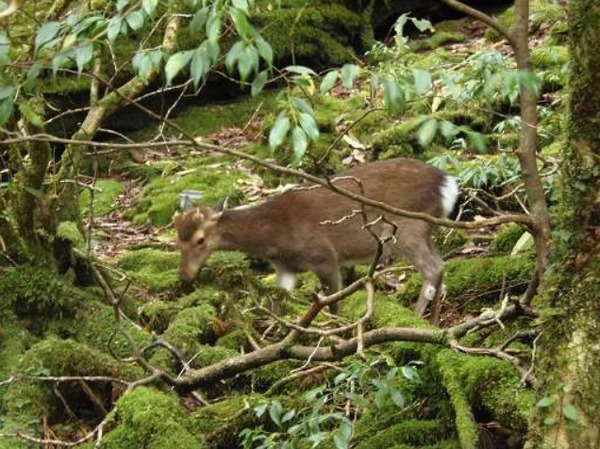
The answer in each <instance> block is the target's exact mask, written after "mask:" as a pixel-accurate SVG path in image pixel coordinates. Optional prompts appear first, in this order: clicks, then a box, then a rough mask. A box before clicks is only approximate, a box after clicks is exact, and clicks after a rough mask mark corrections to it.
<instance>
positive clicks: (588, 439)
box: [527, 0, 600, 449]
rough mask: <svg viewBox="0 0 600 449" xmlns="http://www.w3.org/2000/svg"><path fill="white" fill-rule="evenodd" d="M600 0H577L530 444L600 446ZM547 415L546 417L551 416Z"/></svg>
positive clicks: (576, 448)
mask: <svg viewBox="0 0 600 449" xmlns="http://www.w3.org/2000/svg"><path fill="white" fill-rule="evenodd" d="M598 23H600V2H598V1H596V0H571V2H570V8H569V33H570V48H571V52H572V55H571V58H572V75H571V86H570V89H571V92H570V94H571V95H570V101H569V112H570V117H569V121H568V130H567V136H568V144H567V145H566V146H565V150H564V153H563V163H562V173H561V177H562V186H561V191H562V198H561V202H560V206H559V211H558V214H557V217H556V228H557V232H555V236H556V238H555V243H554V249H553V256H552V261H551V266H550V268H551V269H550V270H549V272H548V274H547V281H546V283H547V286H546V289H545V292H544V294H543V295H542V296H541V298H540V299H539V301H538V304H537V305H538V306H539V309H540V310H542V311H544V314H543V316H542V319H543V324H542V330H543V337H542V340H541V347H540V354H541V358H540V360H539V362H538V366H537V367H536V368H537V372H538V373H539V377H540V378H541V380H542V383H541V387H540V390H539V391H538V394H539V397H540V398H547V400H546V403H545V404H544V405H548V403H551V404H550V406H548V407H546V406H544V407H538V408H537V409H536V414H535V417H534V421H533V423H532V426H531V433H530V436H529V440H528V445H527V447H528V448H544V449H545V448H567V449H568V448H573V449H580V448H597V447H600V421H599V420H598V417H599V416H600V377H599V376H598V373H599V372H600V332H598V329H600V302H599V301H598V291H599V289H600V257H599V252H600V196H599V194H598V192H600V164H599V163H598V162H599V160H600V134H599V133H598V121H599V120H600V91H599V90H598V86H600V52H599V51H598V47H599V46H600V27H598ZM544 420H545V421H546V422H545V423H544Z"/></svg>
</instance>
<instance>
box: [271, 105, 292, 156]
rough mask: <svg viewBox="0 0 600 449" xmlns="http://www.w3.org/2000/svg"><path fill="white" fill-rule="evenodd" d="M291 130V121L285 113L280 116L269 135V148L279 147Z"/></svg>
mask: <svg viewBox="0 0 600 449" xmlns="http://www.w3.org/2000/svg"><path fill="white" fill-rule="evenodd" d="M289 130H290V119H289V117H288V116H287V115H285V114H284V113H283V112H282V113H281V114H279V116H278V117H277V120H275V124H274V125H273V128H271V132H270V133H269V146H270V147H271V149H273V150H274V149H275V148H277V147H279V146H280V145H281V144H282V143H283V141H284V140H285V136H286V135H287V133H288V131H289Z"/></svg>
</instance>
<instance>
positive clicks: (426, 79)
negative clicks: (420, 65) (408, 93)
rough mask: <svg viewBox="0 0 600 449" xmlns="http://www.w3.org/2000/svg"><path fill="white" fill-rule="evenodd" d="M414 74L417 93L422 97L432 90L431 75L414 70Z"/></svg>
mask: <svg viewBox="0 0 600 449" xmlns="http://www.w3.org/2000/svg"><path fill="white" fill-rule="evenodd" d="M412 73H413V77H414V79H415V93H416V94H417V95H422V94H424V93H425V92H427V91H429V89H431V73H429V72H428V71H427V70H421V69H413V71H412Z"/></svg>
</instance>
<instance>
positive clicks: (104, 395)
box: [5, 338, 141, 435]
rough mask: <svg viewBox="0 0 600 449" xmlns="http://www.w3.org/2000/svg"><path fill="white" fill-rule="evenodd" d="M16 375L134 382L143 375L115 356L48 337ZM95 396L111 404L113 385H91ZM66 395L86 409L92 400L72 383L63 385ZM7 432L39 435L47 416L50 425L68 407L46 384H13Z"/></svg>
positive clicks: (34, 348)
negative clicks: (78, 377)
mask: <svg viewBox="0 0 600 449" xmlns="http://www.w3.org/2000/svg"><path fill="white" fill-rule="evenodd" d="M14 373H15V374H26V375H50V376H83V375H86V376H110V377H115V378H119V379H124V380H133V379H135V378H137V377H138V376H140V375H141V372H140V371H139V370H138V369H135V368H133V367H131V366H130V365H129V364H125V363H120V362H118V361H116V360H115V359H113V358H112V357H110V356H108V355H106V354H104V353H102V352H100V351H96V350H93V349H90V348H89V347H87V346H85V345H82V344H80V343H77V342H75V341H72V340H58V339H55V338H47V339H45V340H43V341H41V342H39V343H37V344H35V345H33V346H32V347H31V349H29V350H28V351H27V352H26V353H25V354H24V355H23V357H22V359H21V362H20V363H19V366H18V367H17V369H16V370H15V372H14ZM90 386H91V388H92V389H93V390H94V391H95V394H96V395H97V396H98V397H99V398H100V399H101V400H102V401H105V402H108V401H110V397H111V393H110V392H111V390H112V385H111V384H110V383H105V386H104V387H102V386H101V385H99V384H90ZM61 387H62V388H64V389H65V390H64V391H63V396H64V397H68V398H70V399H71V400H72V401H74V402H75V403H78V407H79V408H85V404H88V402H89V399H86V398H88V396H87V395H86V393H84V392H81V391H80V390H78V389H77V388H76V386H73V385H71V384H64V385H62V384H61ZM6 404H7V408H6V415H5V416H6V422H5V430H6V431H17V430H19V431H24V432H26V433H31V434H34V435H36V434H37V433H38V432H39V425H38V423H39V419H40V417H41V416H46V417H47V418H48V421H49V422H57V421H60V420H61V419H63V416H64V406H63V404H62V403H61V402H60V401H59V399H58V398H57V396H56V395H55V394H54V393H53V392H52V388H51V385H50V384H48V383H44V382H33V381H26V380H23V381H19V382H14V383H12V384H11V386H10V388H9V391H8V393H7V395H6Z"/></svg>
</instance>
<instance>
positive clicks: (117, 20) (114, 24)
mask: <svg viewBox="0 0 600 449" xmlns="http://www.w3.org/2000/svg"><path fill="white" fill-rule="evenodd" d="M122 22H123V17H120V16H114V17H112V18H111V19H110V20H109V21H108V26H107V27H106V37H107V38H108V40H109V41H110V42H113V41H114V40H115V39H116V38H117V36H118V35H119V33H120V32H121V24H122Z"/></svg>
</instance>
